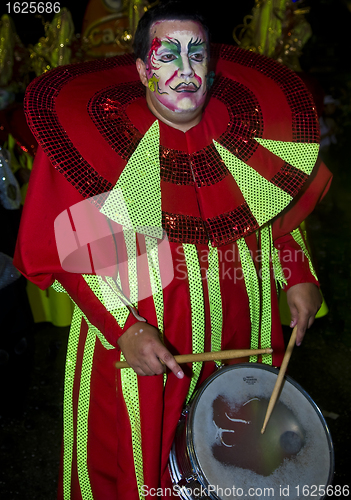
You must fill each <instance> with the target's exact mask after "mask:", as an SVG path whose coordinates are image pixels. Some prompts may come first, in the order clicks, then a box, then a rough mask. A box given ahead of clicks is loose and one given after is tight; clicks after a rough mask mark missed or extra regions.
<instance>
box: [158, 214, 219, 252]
mask: <svg viewBox="0 0 351 500" xmlns="http://www.w3.org/2000/svg"><path fill="white" fill-rule="evenodd" d="M162 227H163V228H164V230H165V231H166V232H167V236H168V239H169V241H172V242H175V243H193V244H196V243H207V241H208V240H209V238H208V236H207V234H206V226H205V222H204V221H203V220H202V219H201V218H200V217H192V216H190V215H183V214H173V213H169V212H162Z"/></svg>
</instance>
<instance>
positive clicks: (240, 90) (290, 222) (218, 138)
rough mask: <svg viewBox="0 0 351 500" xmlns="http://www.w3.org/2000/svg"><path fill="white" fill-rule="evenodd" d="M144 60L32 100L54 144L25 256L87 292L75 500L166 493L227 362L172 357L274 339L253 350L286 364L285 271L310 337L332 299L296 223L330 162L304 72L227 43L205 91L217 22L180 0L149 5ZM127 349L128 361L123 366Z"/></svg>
mask: <svg viewBox="0 0 351 500" xmlns="http://www.w3.org/2000/svg"><path fill="white" fill-rule="evenodd" d="M135 55H136V65H135V62H134V60H133V59H132V58H131V56H129V55H126V56H122V57H117V58H112V59H108V60H104V61H93V62H89V63H84V64H80V65H76V66H67V67H64V68H58V69H56V70H53V71H51V72H49V73H47V74H46V75H44V76H43V77H41V78H40V79H37V80H36V81H35V82H33V84H32V85H31V86H30V88H29V89H28V92H27V97H26V110H27V116H28V121H29V124H30V126H31V128H32V130H33V132H34V134H35V135H36V137H37V138H38V142H39V144H40V146H41V150H40V151H39V152H38V155H37V159H36V165H35V168H34V170H33V174H32V178H31V183H30V190H29V192H28V197H27V201H26V207H25V211H24V214H23V219H22V228H21V232H20V236H19V240H18V245H17V254H16V258H15V262H16V265H17V266H18V268H19V269H20V270H21V271H22V272H23V273H24V274H25V275H26V276H27V277H28V278H29V279H31V280H32V281H34V282H35V283H37V284H38V285H39V286H40V287H41V288H43V289H45V288H46V287H48V286H50V285H52V286H54V287H55V289H56V290H61V291H62V292H64V291H65V292H67V293H68V294H69V295H70V296H71V298H72V300H73V301H74V302H75V304H76V309H75V313H74V317H73V320H72V327H71V332H70V339H69V343H68V352H67V364H66V382H65V396H64V438H63V461H62V484H61V485H60V491H59V498H64V499H69V498H72V499H81V498H83V499H86V498H87V499H88V498H89V499H91V498H94V499H97V500H100V499H101V500H102V499H103V500H105V499H106V500H115V499H116V500H117V499H118V500H127V499H128V500H137V499H139V498H144V496H145V495H146V497H150V498H151V497H152V496H154V495H153V494H154V493H155V491H156V489H157V488H158V487H161V488H162V492H163V493H164V496H165V497H167V496H169V495H171V493H170V490H169V489H166V488H170V486H171V479H170V475H169V471H168V466H167V463H168V456H169V452H170V448H171V445H172V442H173V438H174V433H175V429H176V426H177V423H178V420H179V417H180V414H181V412H182V409H183V406H184V403H185V402H186V401H189V399H190V397H191V395H192V394H193V393H194V390H195V389H196V387H197V386H198V385H199V384H200V383H201V382H202V381H204V380H205V379H206V378H207V377H208V376H209V375H210V374H211V373H212V372H213V371H214V369H215V365H214V364H213V363H207V364H204V365H203V366H202V364H201V363H193V364H192V365H186V366H185V367H184V368H183V369H182V368H180V366H179V365H178V364H177V363H176V361H175V360H174V357H173V355H175V354H178V353H188V352H203V351H210V350H213V351H216V350H220V349H239V348H250V347H251V348H257V347H263V348H265V347H270V346H272V347H273V349H274V353H273V356H272V355H264V356H262V358H259V359H257V358H256V357H255V356H252V357H251V358H250V361H252V362H255V361H259V362H263V363H266V364H273V365H275V366H279V364H280V362H281V359H282V356H283V353H284V344H283V338H282V332H281V326H280V321H279V313H278V303H277V284H280V285H281V286H283V287H284V288H285V289H287V293H288V296H289V304H290V308H291V313H292V325H294V324H297V325H298V343H300V342H301V341H302V338H303V335H304V333H305V330H306V328H307V327H309V326H310V324H311V323H312V322H313V318H314V315H315V313H316V312H317V310H318V307H319V305H320V295H319V291H318V282H317V279H316V276H315V273H314V270H313V267H312V265H311V263H310V261H309V259H308V254H307V249H306V247H305V244H304V240H303V238H302V236H301V234H300V232H299V230H296V229H295V228H296V227H298V225H299V223H300V222H301V221H302V220H304V219H305V217H306V216H307V215H308V213H310V212H311V211H312V209H313V207H314V206H315V204H316V203H317V202H318V201H319V199H320V198H321V197H322V196H323V194H324V193H325V191H326V189H327V187H328V184H329V182H330V175H329V172H328V171H327V170H326V169H325V167H324V166H323V164H321V165H316V166H315V162H316V159H317V153H318V121H317V117H316V114H315V110H314V108H313V103H312V101H311V98H310V96H309V94H308V93H307V91H306V89H305V88H304V86H303V84H302V82H301V81H300V80H299V79H298V78H297V77H296V76H295V75H294V74H293V73H292V72H290V70H288V69H287V68H284V67H282V66H280V65H279V64H277V63H276V62H274V61H272V60H269V59H266V58H263V57H261V56H259V55H255V54H251V53H249V52H248V51H243V50H241V49H236V48H234V47H227V46H214V47H213V48H212V49H211V64H212V65H213V68H214V71H215V77H214V82H213V85H212V86H211V88H210V80H211V78H210V73H209V42H208V35H207V31H206V28H205V27H204V24H203V22H202V20H201V18H200V17H199V16H198V15H197V14H194V13H191V12H189V11H187V9H186V8H185V7H184V6H183V5H182V7H181V9H179V5H178V4H177V3H175V4H173V3H169V4H167V5H166V6H164V5H160V6H157V7H154V8H152V9H150V10H149V11H148V12H147V13H146V14H145V15H144V16H143V18H142V19H141V21H140V22H139V26H138V30H137V33H136V38H135ZM135 66H136V68H137V71H136V70H135ZM145 92H146V94H145ZM145 96H146V98H145ZM88 222H89V223H88ZM108 234H110V237H108ZM111 235H112V236H111ZM170 270H171V273H170ZM120 358H126V359H127V361H128V362H129V364H130V365H131V366H132V367H133V370H132V369H126V370H120V371H117V370H116V368H115V362H116V361H117V360H119V359H120ZM161 360H162V361H163V362H164V364H165V365H166V366H167V367H168V370H167V373H166V374H164V375H162V374H163V372H164V365H163V364H162V363H161ZM142 375H149V376H145V377H143V376H142ZM151 375H155V376H151ZM160 491H161V490H160ZM166 491H167V493H166Z"/></svg>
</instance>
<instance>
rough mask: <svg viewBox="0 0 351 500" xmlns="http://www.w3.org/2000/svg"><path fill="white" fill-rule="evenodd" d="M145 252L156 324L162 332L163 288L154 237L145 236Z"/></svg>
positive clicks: (156, 242) (156, 243) (156, 244)
mask: <svg viewBox="0 0 351 500" xmlns="http://www.w3.org/2000/svg"><path fill="white" fill-rule="evenodd" d="M145 244H146V254H147V260H148V267H149V276H150V285H151V291H152V297H153V300H154V304H155V310H156V317H157V326H158V329H159V330H160V332H163V288H162V282H161V272H160V266H159V262H158V241H157V239H156V238H150V237H149V236H145Z"/></svg>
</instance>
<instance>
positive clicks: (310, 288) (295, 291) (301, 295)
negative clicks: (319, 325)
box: [286, 283, 322, 345]
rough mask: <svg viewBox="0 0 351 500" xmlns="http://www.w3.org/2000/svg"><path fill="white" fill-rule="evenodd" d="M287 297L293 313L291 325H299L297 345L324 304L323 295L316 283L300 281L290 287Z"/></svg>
mask: <svg viewBox="0 0 351 500" xmlns="http://www.w3.org/2000/svg"><path fill="white" fill-rule="evenodd" d="M286 297H287V300H288V305H289V309H290V313H291V322H290V326H291V328H293V327H294V326H295V325H297V333H296V345H300V344H301V342H302V340H303V338H304V335H305V333H306V330H307V328H309V327H310V326H311V325H312V323H313V322H314V318H315V315H316V314H317V312H318V309H319V308H320V307H321V305H322V296H321V294H320V291H319V288H318V287H317V286H316V285H315V284H313V283H299V284H297V285H294V286H292V287H291V288H289V290H288V291H287V292H286Z"/></svg>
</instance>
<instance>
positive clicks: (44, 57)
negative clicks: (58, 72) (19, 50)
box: [29, 8, 74, 76]
mask: <svg viewBox="0 0 351 500" xmlns="http://www.w3.org/2000/svg"><path fill="white" fill-rule="evenodd" d="M44 30H45V36H44V37H41V38H40V39H39V41H38V43H36V44H35V45H34V46H33V45H29V51H30V58H31V64H32V69H33V71H34V72H35V74H36V75H37V76H39V75H41V74H43V73H45V72H46V71H48V70H49V69H51V68H56V67H57V66H62V65H64V64H69V63H70V62H71V49H70V45H71V43H72V39H73V37H74V25H73V21H72V16H71V13H70V12H69V10H68V9H66V8H63V9H61V11H60V12H59V13H57V14H55V16H54V18H53V20H52V21H51V23H49V22H46V23H44Z"/></svg>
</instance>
